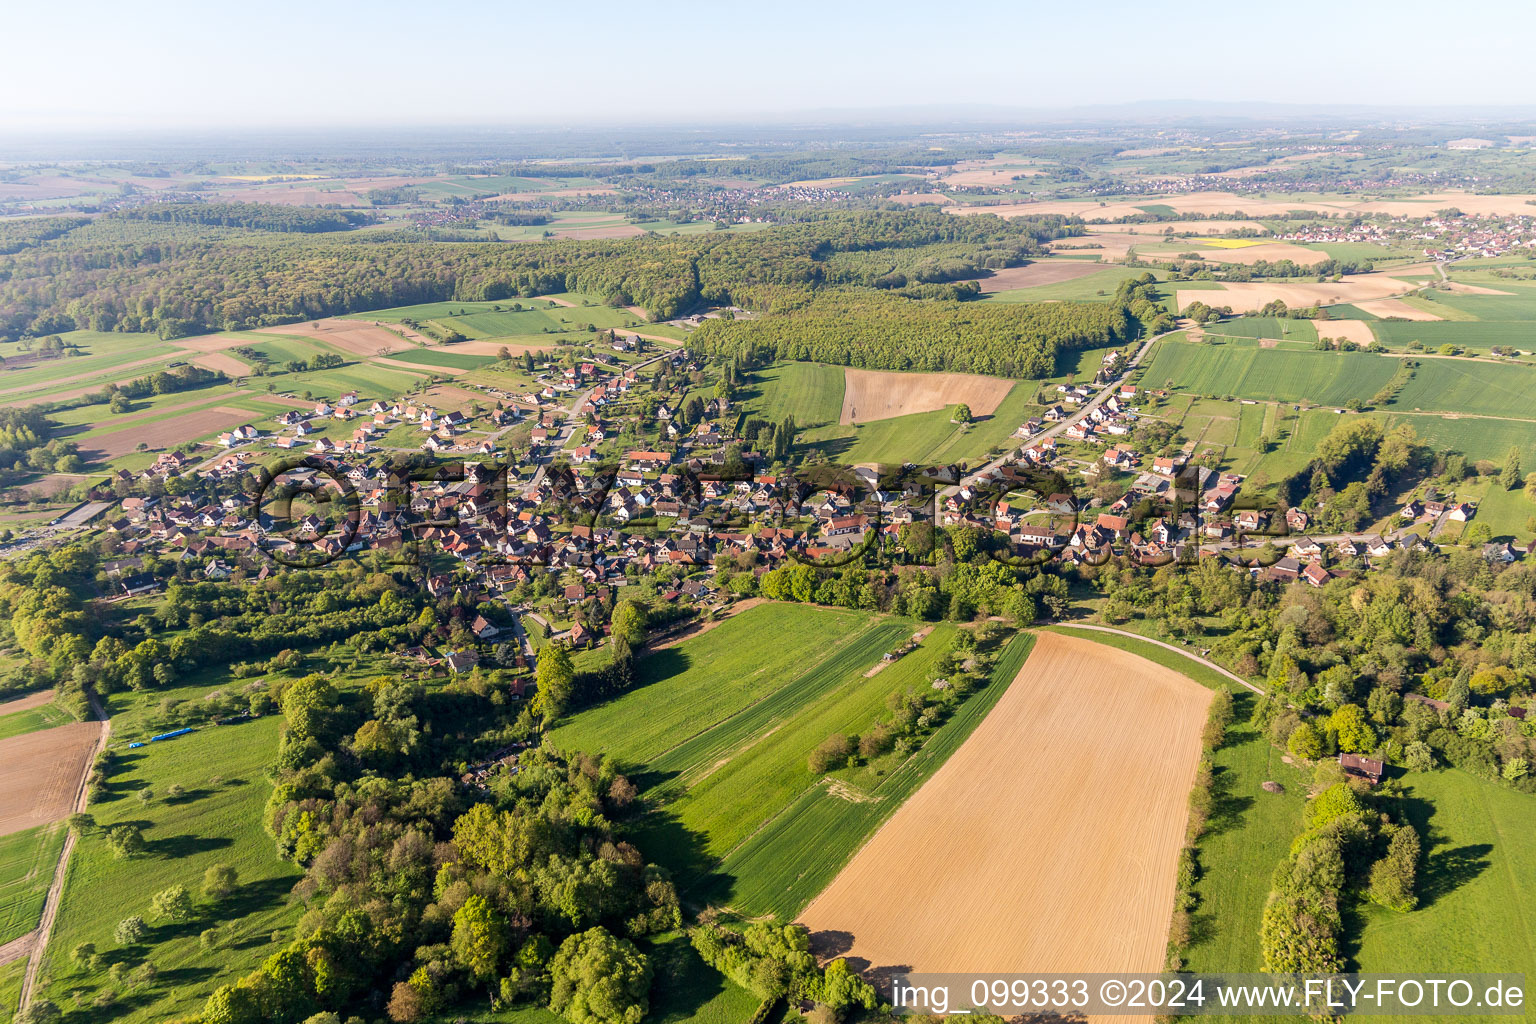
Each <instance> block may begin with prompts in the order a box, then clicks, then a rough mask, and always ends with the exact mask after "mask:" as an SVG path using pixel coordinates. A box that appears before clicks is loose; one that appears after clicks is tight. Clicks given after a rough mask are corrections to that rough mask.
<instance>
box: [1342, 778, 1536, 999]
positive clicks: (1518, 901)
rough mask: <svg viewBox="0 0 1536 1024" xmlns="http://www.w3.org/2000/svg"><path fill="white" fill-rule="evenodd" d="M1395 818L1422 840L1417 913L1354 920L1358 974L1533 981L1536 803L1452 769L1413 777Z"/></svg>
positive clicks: (1365, 909)
mask: <svg viewBox="0 0 1536 1024" xmlns="http://www.w3.org/2000/svg"><path fill="white" fill-rule="evenodd" d="M1403 783H1404V794H1403V798H1402V799H1401V800H1400V801H1397V802H1396V803H1397V806H1396V808H1394V813H1400V814H1402V815H1403V816H1404V817H1406V818H1407V820H1408V821H1410V822H1412V823H1413V825H1414V826H1415V827H1416V828H1417V829H1418V830H1419V833H1420V834H1421V835H1422V836H1424V839H1425V842H1424V859H1423V866H1422V867H1421V869H1420V875H1419V896H1420V905H1419V907H1418V909H1416V910H1415V911H1413V912H1412V913H1410V914H1398V913H1394V912H1392V911H1390V910H1386V909H1385V908H1382V907H1378V906H1374V905H1371V904H1361V905H1359V906H1357V907H1355V908H1352V911H1353V915H1354V916H1355V917H1357V918H1358V921H1357V925H1358V928H1357V929H1354V930H1357V931H1358V933H1359V935H1360V943H1359V949H1358V950H1357V952H1356V954H1355V957H1356V959H1357V960H1358V962H1359V964H1360V970H1362V971H1418V970H1429V969H1434V970H1443V971H1474V970H1476V971H1511V972H1521V973H1524V974H1525V975H1526V976H1527V977H1532V976H1536V934H1533V933H1532V931H1531V928H1530V921H1531V920H1532V915H1536V833H1533V832H1532V830H1531V828H1530V823H1531V821H1532V820H1536V797H1533V796H1531V795H1530V794H1527V793H1519V792H1515V791H1513V790H1511V789H1509V788H1507V787H1502V786H1497V785H1494V784H1492V783H1488V782H1484V781H1482V780H1480V779H1476V778H1474V777H1472V776H1471V775H1468V774H1467V773H1466V772H1463V771H1459V770H1456V769H1445V770H1442V771H1435V772H1429V773H1425V774H1410V775H1408V776H1406V777H1405V778H1404V779H1403Z"/></svg>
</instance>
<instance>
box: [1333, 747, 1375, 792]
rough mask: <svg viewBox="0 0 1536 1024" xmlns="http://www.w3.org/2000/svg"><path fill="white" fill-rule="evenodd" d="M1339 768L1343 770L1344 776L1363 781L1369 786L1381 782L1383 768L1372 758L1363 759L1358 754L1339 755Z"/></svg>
mask: <svg viewBox="0 0 1536 1024" xmlns="http://www.w3.org/2000/svg"><path fill="white" fill-rule="evenodd" d="M1339 767H1340V768H1343V769H1344V774H1345V775H1349V776H1351V777H1353V778H1356V779H1365V780H1366V781H1367V782H1369V783H1370V784H1371V785H1373V786H1374V785H1376V784H1377V783H1378V782H1380V781H1381V776H1382V771H1383V766H1382V763H1381V762H1380V761H1377V760H1375V759H1374V758H1369V757H1364V756H1362V755H1360V754H1340V755H1339Z"/></svg>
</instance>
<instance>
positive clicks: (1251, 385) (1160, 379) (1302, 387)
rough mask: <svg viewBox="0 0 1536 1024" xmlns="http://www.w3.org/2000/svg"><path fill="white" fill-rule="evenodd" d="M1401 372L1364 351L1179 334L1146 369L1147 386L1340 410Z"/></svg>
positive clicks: (1391, 362) (1166, 342) (1163, 343)
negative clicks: (1216, 340)
mask: <svg viewBox="0 0 1536 1024" xmlns="http://www.w3.org/2000/svg"><path fill="white" fill-rule="evenodd" d="M1396 369H1397V362H1396V361H1395V360H1392V359H1387V358H1383V357H1381V356H1377V355H1371V354H1368V353H1364V352H1320V351H1317V350H1313V349H1307V350H1302V349H1291V348H1286V349H1281V348H1264V347H1262V343H1261V342H1258V341H1250V340H1243V341H1231V342H1227V343H1225V344H1221V345H1213V344H1209V343H1204V344H1202V343H1193V342H1189V341H1185V340H1182V339H1181V338H1180V337H1179V336H1178V335H1173V336H1170V337H1168V338H1164V339H1163V340H1162V341H1160V342H1158V347H1157V351H1156V353H1155V354H1154V355H1153V358H1152V361H1151V363H1150V364H1149V365H1147V366H1146V368H1145V369H1144V370H1143V371H1142V378H1141V379H1142V382H1143V383H1144V384H1145V385H1146V386H1147V387H1165V386H1167V382H1168V381H1170V380H1171V381H1173V388H1174V389H1175V390H1178V391H1189V392H1194V393H1196V394H1213V395H1232V396H1234V397H1237V398H1253V399H1260V400H1266V401H1282V402H1307V403H1309V404H1316V405H1338V406H1342V405H1343V404H1344V403H1346V402H1348V401H1349V400H1350V399H1351V398H1355V399H1359V400H1360V401H1362V402H1364V401H1368V400H1369V399H1370V398H1371V396H1372V395H1374V394H1375V393H1376V392H1377V391H1379V390H1380V389H1381V386H1382V385H1383V384H1385V383H1386V382H1387V381H1388V380H1389V379H1390V378H1391V376H1392V374H1393V372H1394V371H1396Z"/></svg>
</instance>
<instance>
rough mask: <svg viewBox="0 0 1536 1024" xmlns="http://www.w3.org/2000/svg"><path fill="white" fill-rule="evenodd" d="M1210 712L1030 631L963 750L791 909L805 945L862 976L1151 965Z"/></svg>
mask: <svg viewBox="0 0 1536 1024" xmlns="http://www.w3.org/2000/svg"><path fill="white" fill-rule="evenodd" d="M1210 699H1211V691H1209V690H1207V689H1206V688H1205V687H1203V686H1201V685H1199V684H1198V683H1195V682H1194V681H1192V680H1190V679H1188V678H1187V677H1185V676H1182V675H1180V674H1178V673H1177V672H1174V671H1173V670H1171V669H1167V668H1164V667H1162V666H1160V665H1157V664H1154V663H1153V662H1150V661H1146V660H1143V659H1142V658H1138V657H1136V656H1135V655H1133V654H1130V653H1128V652H1125V651H1120V650H1116V649H1115V648H1112V647H1106V646H1104V645H1102V644H1097V643H1094V642H1093V641H1091V640H1083V639H1079V638H1077V637H1067V636H1060V635H1058V634H1055V633H1042V634H1041V635H1040V637H1039V640H1038V642H1037V644H1036V645H1035V649H1034V651H1033V652H1032V653H1031V654H1030V657H1029V660H1028V661H1027V662H1026V663H1025V665H1024V668H1023V669H1022V670H1020V672H1019V675H1018V677H1017V678H1015V679H1014V681H1013V683H1012V685H1011V686H1009V688H1008V692H1007V693H1005V694H1004V695H1003V697H1002V699H1001V700H1000V701H999V702H998V704H997V706H996V707H995V708H994V709H993V710H992V712H991V713H990V714H989V715H988V716H987V718H986V720H985V721H984V722H982V724H981V725H980V726H979V727H978V728H977V729H976V731H975V732H974V733H972V734H971V737H970V739H968V740H966V742H965V743H964V744H963V745H962V746H961V747H960V749H959V750H957V751H956V752H955V753H954V755H953V756H952V757H950V759H949V760H948V761H947V762H946V763H945V764H944V766H943V767H942V768H940V769H939V771H938V772H937V773H935V775H934V776H933V778H932V779H930V780H929V781H928V782H927V783H926V784H925V785H924V786H923V788H922V789H920V790H918V792H917V793H916V794H915V795H914V796H913V797H912V798H911V799H910V800H908V801H907V803H906V804H904V805H903V806H902V807H901V808H900V809H899V810H898V811H897V812H896V813H895V814H894V815H893V816H892V817H891V819H890V821H888V822H887V823H886V824H885V825H884V826H883V827H882V828H881V829H880V831H879V832H877V833H876V834H875V836H874V838H872V839H871V840H870V841H869V843H868V844H867V845H866V846H865V847H864V848H863V849H862V850H860V851H859V853H858V854H857V855H856V856H855V857H854V859H853V861H852V862H851V863H849V865H848V866H847V867H846V868H844V869H843V871H842V873H841V874H839V875H838V876H837V878H836V879H835V880H834V881H833V882H832V884H831V885H830V886H828V887H827V889H826V891H824V892H823V893H822V894H821V895H820V896H818V897H817V898H816V900H815V901H813V902H812V903H811V905H810V906H809V907H807V908H806V910H805V913H804V914H803V915H802V916H801V922H802V923H803V924H805V925H806V926H807V927H809V928H810V929H811V931H812V933H813V936H812V941H813V943H815V944H816V947H817V948H818V949H820V950H822V951H823V952H825V953H837V954H838V955H846V956H848V957H850V963H851V964H853V965H854V966H857V967H861V968H863V967H866V966H867V967H869V968H871V969H872V971H873V973H874V975H875V976H876V977H879V976H880V975H882V974H883V973H884V970H888V969H890V968H894V967H906V968H910V969H911V970H913V971H932V972H941V971H957V972H958V971H999V972H1002V971H1008V972H1018V973H1051V972H1062V973H1065V972H1095V971H1097V972H1110V971H1145V972H1154V971H1157V970H1159V969H1161V968H1162V966H1163V957H1164V952H1165V943H1166V940H1167V936H1168V922H1169V918H1170V917H1171V915H1172V913H1173V897H1174V881H1175V872H1176V867H1177V860H1178V852H1179V849H1180V846H1181V845H1182V842H1183V837H1184V827H1185V822H1186V819H1187V800H1188V796H1189V789H1190V786H1191V785H1192V784H1193V781H1194V774H1195V765H1196V762H1197V761H1198V759H1199V754H1200V732H1201V729H1202V727H1203V725H1204V722H1205V710H1206V706H1207V705H1208V704H1209V703H1210Z"/></svg>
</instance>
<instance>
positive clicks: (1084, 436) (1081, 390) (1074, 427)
mask: <svg viewBox="0 0 1536 1024" xmlns="http://www.w3.org/2000/svg"><path fill="white" fill-rule="evenodd" d="M1056 390H1057V393H1058V394H1060V395H1061V403H1062V404H1059V405H1052V406H1050V407H1049V408H1047V409H1046V410H1045V412H1044V413H1042V414H1041V415H1039V416H1032V417H1030V418H1029V419H1027V420H1025V421H1024V423H1023V425H1022V426H1020V427H1019V429H1018V430H1016V431H1014V436H1015V437H1019V438H1024V439H1025V440H1028V439H1029V438H1032V437H1034V436H1035V435H1037V434H1039V433H1040V432H1041V431H1043V430H1044V429H1045V427H1046V424H1047V423H1059V422H1060V421H1062V420H1066V419H1071V417H1072V416H1073V412H1072V411H1071V410H1070V409H1068V408H1065V406H1074V405H1082V404H1084V403H1086V402H1088V401H1090V400H1091V399H1092V398H1093V397H1094V395H1095V394H1096V393H1097V391H1098V390H1099V389H1098V388H1097V387H1096V386H1093V385H1082V384H1061V385H1058V386H1057V388H1056ZM1139 394H1140V389H1138V388H1137V387H1136V386H1135V385H1133V384H1124V385H1121V387H1120V388H1119V390H1118V391H1116V392H1115V393H1114V394H1112V395H1110V396H1109V397H1108V398H1106V399H1105V400H1104V401H1102V402H1100V403H1099V404H1097V405H1095V406H1094V407H1093V408H1091V409H1089V410H1088V414H1087V415H1086V416H1083V417H1082V418H1081V419H1079V420H1077V421H1076V422H1075V423H1073V424H1071V425H1070V426H1068V427H1067V428H1066V430H1064V431H1062V436H1063V437H1065V438H1067V439H1068V440H1071V441H1088V442H1090V443H1093V444H1101V443H1103V442H1104V440H1105V437H1106V435H1107V436H1113V437H1124V436H1126V435H1127V434H1129V433H1130V432H1131V431H1132V430H1133V429H1135V426H1136V418H1137V414H1136V408H1135V406H1134V404H1133V403H1135V402H1136V401H1137V397H1138V395H1139ZM1044 440H1045V441H1050V440H1051V439H1050V438H1046V439H1044ZM1024 457H1025V458H1030V456H1029V455H1028V454H1027V453H1026V454H1025V455H1024ZM1031 461H1035V460H1034V459H1032V458H1031Z"/></svg>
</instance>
